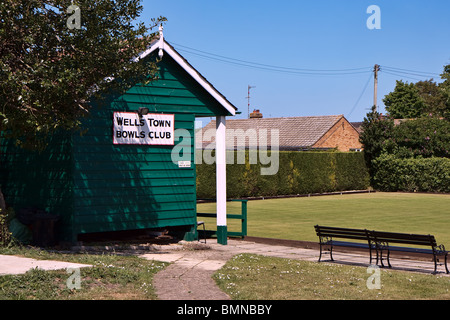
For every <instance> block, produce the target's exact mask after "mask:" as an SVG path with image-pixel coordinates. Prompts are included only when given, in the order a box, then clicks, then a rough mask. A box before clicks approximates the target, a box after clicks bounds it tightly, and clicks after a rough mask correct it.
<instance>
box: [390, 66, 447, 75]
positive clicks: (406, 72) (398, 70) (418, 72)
mask: <svg viewBox="0 0 450 320" xmlns="http://www.w3.org/2000/svg"><path fill="white" fill-rule="evenodd" d="M383 69H385V70H388V71H393V72H397V73H402V74H403V73H404V74H410V75H416V76H427V75H428V76H440V74H439V73H435V72H425V71H417V70H410V69H402V68H395V67H388V66H383Z"/></svg>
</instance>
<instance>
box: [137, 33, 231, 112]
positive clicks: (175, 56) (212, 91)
mask: <svg viewBox="0 0 450 320" xmlns="http://www.w3.org/2000/svg"><path fill="white" fill-rule="evenodd" d="M161 47H162V49H163V50H164V52H166V53H167V54H169V55H170V56H171V57H172V59H174V60H175V61H176V62H177V63H178V64H179V65H180V66H181V67H182V68H183V69H184V70H185V71H186V72H187V73H188V74H189V75H190V76H191V77H192V78H194V80H195V81H197V83H199V84H200V85H201V86H202V87H203V88H204V89H205V90H206V91H208V93H209V94H210V95H211V96H213V97H214V99H216V100H217V102H219V103H220V104H221V105H222V106H223V107H224V108H225V109H226V110H227V111H228V112H229V113H230V114H231V115H233V116H234V115H236V109H235V107H234V106H233V105H231V104H230V103H229V102H228V101H227V100H226V99H224V98H223V96H222V95H221V94H220V93H218V92H217V90H216V89H215V88H213V87H212V86H211V84H210V83H209V82H208V81H206V80H205V79H204V78H203V77H202V76H201V75H200V74H199V73H198V71H197V70H195V69H194V68H193V67H192V66H191V65H189V64H188V63H186V61H185V60H184V58H183V57H182V56H180V54H179V53H178V52H176V51H174V50H173V49H172V47H171V46H170V45H165V43H164V40H163V41H161V40H159V41H157V42H156V43H155V44H154V45H152V46H151V47H150V48H149V49H147V50H145V51H144V52H142V53H141V54H140V55H139V56H138V57H136V58H135V59H134V61H139V60H140V59H143V58H145V57H146V56H147V55H149V54H150V53H152V52H153V51H155V50H159V49H160V48H161Z"/></svg>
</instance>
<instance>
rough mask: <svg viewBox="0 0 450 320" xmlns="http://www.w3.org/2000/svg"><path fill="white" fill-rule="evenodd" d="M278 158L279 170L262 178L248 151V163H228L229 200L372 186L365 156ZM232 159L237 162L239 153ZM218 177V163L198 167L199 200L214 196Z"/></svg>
mask: <svg viewBox="0 0 450 320" xmlns="http://www.w3.org/2000/svg"><path fill="white" fill-rule="evenodd" d="M238 152H244V151H238ZM278 155H279V169H278V172H277V173H276V174H275V175H261V164H260V163H257V164H250V163H249V156H248V152H246V155H245V159H246V161H245V164H228V165H227V197H228V198H242V197H264V196H278V195H297V194H309V193H324V192H332V191H345V190H361V189H366V188H367V187H368V186H369V173H368V170H367V167H366V165H365V161H364V156H363V154H362V153H359V152H354V153H353V152H347V153H345V152H342V153H341V152H298V151H280V152H279V154H278ZM229 156H230V158H231V156H235V158H234V159H237V158H236V153H235V154H232V155H229ZM264 167H265V166H264ZM215 177H216V168H215V164H204V163H203V164H200V165H197V197H198V198H214V197H215V195H216V194H215V192H216V180H215Z"/></svg>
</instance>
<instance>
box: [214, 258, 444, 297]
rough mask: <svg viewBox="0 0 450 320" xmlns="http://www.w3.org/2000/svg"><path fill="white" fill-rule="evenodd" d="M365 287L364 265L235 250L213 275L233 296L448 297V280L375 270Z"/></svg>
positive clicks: (366, 276)
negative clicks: (375, 280) (375, 281)
mask: <svg viewBox="0 0 450 320" xmlns="http://www.w3.org/2000/svg"><path fill="white" fill-rule="evenodd" d="M379 270H380V271H381V272H380V278H379V279H380V284H381V288H380V289H369V287H368V286H367V281H368V279H369V277H370V276H371V275H372V273H368V272H367V268H364V267H357V266H343V265H339V264H330V263H317V262H309V261H299V260H291V259H282V258H273V257H265V256H260V255H255V254H239V255H237V256H235V257H233V258H232V259H231V260H230V261H228V262H227V263H226V264H225V265H224V266H223V267H222V268H221V269H220V270H218V271H217V272H216V273H215V274H214V276H213V277H214V280H215V281H216V283H217V284H218V286H219V287H220V288H221V289H222V290H223V291H224V292H226V293H227V294H228V295H230V296H231V297H232V299H233V300H417V299H433V300H448V299H450V278H449V277H446V276H439V275H437V276H436V275H422V274H416V273H411V272H401V271H392V270H387V269H379Z"/></svg>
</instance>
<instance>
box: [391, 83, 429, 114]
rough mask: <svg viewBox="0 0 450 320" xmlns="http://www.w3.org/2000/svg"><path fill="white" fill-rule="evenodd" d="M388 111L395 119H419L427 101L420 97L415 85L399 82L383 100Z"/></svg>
mask: <svg viewBox="0 0 450 320" xmlns="http://www.w3.org/2000/svg"><path fill="white" fill-rule="evenodd" d="M383 102H384V105H385V106H386V111H387V112H388V113H389V115H390V116H391V117H393V118H394V119H409V118H417V117H419V116H420V115H421V114H422V113H423V111H424V110H425V101H424V100H423V99H422V98H421V97H420V95H419V91H418V90H417V88H416V86H415V85H414V83H407V82H406V83H405V82H403V81H401V80H397V84H396V85H395V89H394V91H393V92H391V93H389V94H387V95H386V96H385V98H384V99H383Z"/></svg>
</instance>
